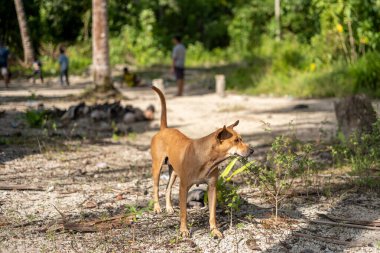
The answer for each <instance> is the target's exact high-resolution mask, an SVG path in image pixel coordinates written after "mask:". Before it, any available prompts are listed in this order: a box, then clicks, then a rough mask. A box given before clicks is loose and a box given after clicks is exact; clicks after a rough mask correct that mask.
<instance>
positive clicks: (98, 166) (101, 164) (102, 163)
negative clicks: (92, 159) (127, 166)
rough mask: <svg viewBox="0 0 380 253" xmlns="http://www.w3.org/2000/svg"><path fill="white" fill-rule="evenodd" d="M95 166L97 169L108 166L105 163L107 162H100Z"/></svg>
mask: <svg viewBox="0 0 380 253" xmlns="http://www.w3.org/2000/svg"><path fill="white" fill-rule="evenodd" d="M96 168H97V169H106V168H108V165H107V163H104V162H100V163H97V164H96Z"/></svg>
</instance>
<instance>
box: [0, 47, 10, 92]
mask: <svg viewBox="0 0 380 253" xmlns="http://www.w3.org/2000/svg"><path fill="white" fill-rule="evenodd" d="M8 57H9V50H8V49H7V48H6V47H5V46H3V45H2V44H1V43H0V74H1V76H2V77H3V78H4V82H5V87H8V84H9V81H10V74H9V70H8Z"/></svg>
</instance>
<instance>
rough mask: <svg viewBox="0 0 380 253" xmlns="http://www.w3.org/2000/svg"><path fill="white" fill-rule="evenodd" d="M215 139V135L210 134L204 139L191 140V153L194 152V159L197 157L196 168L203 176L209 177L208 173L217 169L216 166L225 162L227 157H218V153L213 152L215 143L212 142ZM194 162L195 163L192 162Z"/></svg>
mask: <svg viewBox="0 0 380 253" xmlns="http://www.w3.org/2000/svg"><path fill="white" fill-rule="evenodd" d="M214 138H216V136H215V133H211V134H209V135H207V136H205V137H202V138H200V139H196V140H193V142H192V144H191V146H192V149H193V150H192V151H193V152H195V153H196V154H197V155H196V156H194V157H197V161H196V164H197V165H198V166H197V167H198V168H199V169H200V170H203V171H204V172H203V173H201V174H203V175H204V176H206V177H207V176H208V175H210V173H211V172H212V171H213V170H214V169H216V168H217V166H218V165H219V164H220V163H221V162H223V161H225V160H226V159H227V158H228V157H224V156H220V154H219V153H218V152H215V151H214V147H215V141H214V140H213V139H214ZM194 162H195V161H194Z"/></svg>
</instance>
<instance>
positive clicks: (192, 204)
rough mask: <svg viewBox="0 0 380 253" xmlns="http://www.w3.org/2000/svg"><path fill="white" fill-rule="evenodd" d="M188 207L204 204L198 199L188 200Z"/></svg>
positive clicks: (197, 206)
mask: <svg viewBox="0 0 380 253" xmlns="http://www.w3.org/2000/svg"><path fill="white" fill-rule="evenodd" d="M187 205H188V207H190V208H202V207H203V206H204V204H203V203H202V202H198V201H189V202H187Z"/></svg>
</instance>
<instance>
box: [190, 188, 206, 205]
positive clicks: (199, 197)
mask: <svg viewBox="0 0 380 253" xmlns="http://www.w3.org/2000/svg"><path fill="white" fill-rule="evenodd" d="M204 196H205V191H204V190H202V189H195V190H192V191H190V192H189V193H188V194H187V202H189V201H198V202H203V199H204Z"/></svg>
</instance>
